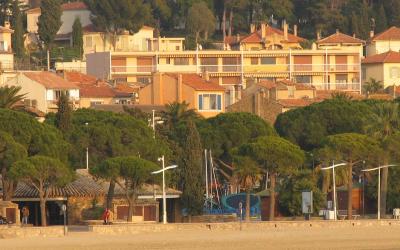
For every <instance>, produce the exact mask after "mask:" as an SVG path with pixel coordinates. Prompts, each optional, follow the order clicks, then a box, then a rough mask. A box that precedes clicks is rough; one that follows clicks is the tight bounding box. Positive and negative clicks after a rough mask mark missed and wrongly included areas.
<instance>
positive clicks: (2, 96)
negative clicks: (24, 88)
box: [0, 86, 26, 109]
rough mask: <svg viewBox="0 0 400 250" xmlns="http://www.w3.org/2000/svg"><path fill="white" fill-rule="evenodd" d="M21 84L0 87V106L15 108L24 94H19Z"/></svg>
mask: <svg viewBox="0 0 400 250" xmlns="http://www.w3.org/2000/svg"><path fill="white" fill-rule="evenodd" d="M20 90H21V86H4V87H0V108H5V109H15V108H17V107H18V105H17V104H18V103H20V102H22V100H23V99H24V98H25V95H26V94H19V92H20Z"/></svg>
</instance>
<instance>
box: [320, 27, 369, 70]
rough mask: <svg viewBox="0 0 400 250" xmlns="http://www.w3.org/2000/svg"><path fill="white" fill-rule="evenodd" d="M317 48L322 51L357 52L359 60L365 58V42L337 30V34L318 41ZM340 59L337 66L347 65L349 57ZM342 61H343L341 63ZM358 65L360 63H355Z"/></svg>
mask: <svg viewBox="0 0 400 250" xmlns="http://www.w3.org/2000/svg"><path fill="white" fill-rule="evenodd" d="M316 44H317V48H318V49H322V50H348V51H353V52H354V51H355V52H358V53H359V54H360V56H359V60H360V59H361V57H363V51H364V45H365V41H364V40H361V39H358V38H356V37H355V36H349V35H346V34H343V33H341V32H339V30H336V33H334V34H332V35H330V36H327V37H325V38H322V39H319V40H318V41H316ZM337 59H339V61H338V62H336V64H347V61H346V59H347V57H342V58H337ZM340 59H343V60H342V61H340ZM353 63H358V62H353Z"/></svg>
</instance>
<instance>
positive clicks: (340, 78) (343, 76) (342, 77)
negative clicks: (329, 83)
mask: <svg viewBox="0 0 400 250" xmlns="http://www.w3.org/2000/svg"><path fill="white" fill-rule="evenodd" d="M336 83H347V74H337V75H336Z"/></svg>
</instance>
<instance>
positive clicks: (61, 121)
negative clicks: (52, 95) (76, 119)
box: [56, 93, 72, 132]
mask: <svg viewBox="0 0 400 250" xmlns="http://www.w3.org/2000/svg"><path fill="white" fill-rule="evenodd" d="M57 106H58V111H57V114H56V125H57V127H58V129H60V130H61V131H62V132H67V131H68V130H69V129H70V128H71V120H72V119H71V118H72V108H71V106H70V104H69V98H68V96H67V95H66V94H64V93H62V94H61V96H60V98H59V99H58V103H57Z"/></svg>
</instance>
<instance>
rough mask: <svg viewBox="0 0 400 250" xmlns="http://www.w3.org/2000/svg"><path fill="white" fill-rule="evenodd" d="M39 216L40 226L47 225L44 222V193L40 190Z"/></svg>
mask: <svg viewBox="0 0 400 250" xmlns="http://www.w3.org/2000/svg"><path fill="white" fill-rule="evenodd" d="M40 216H41V222H42V227H45V226H47V224H46V200H45V199H44V194H43V193H42V192H40Z"/></svg>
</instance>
